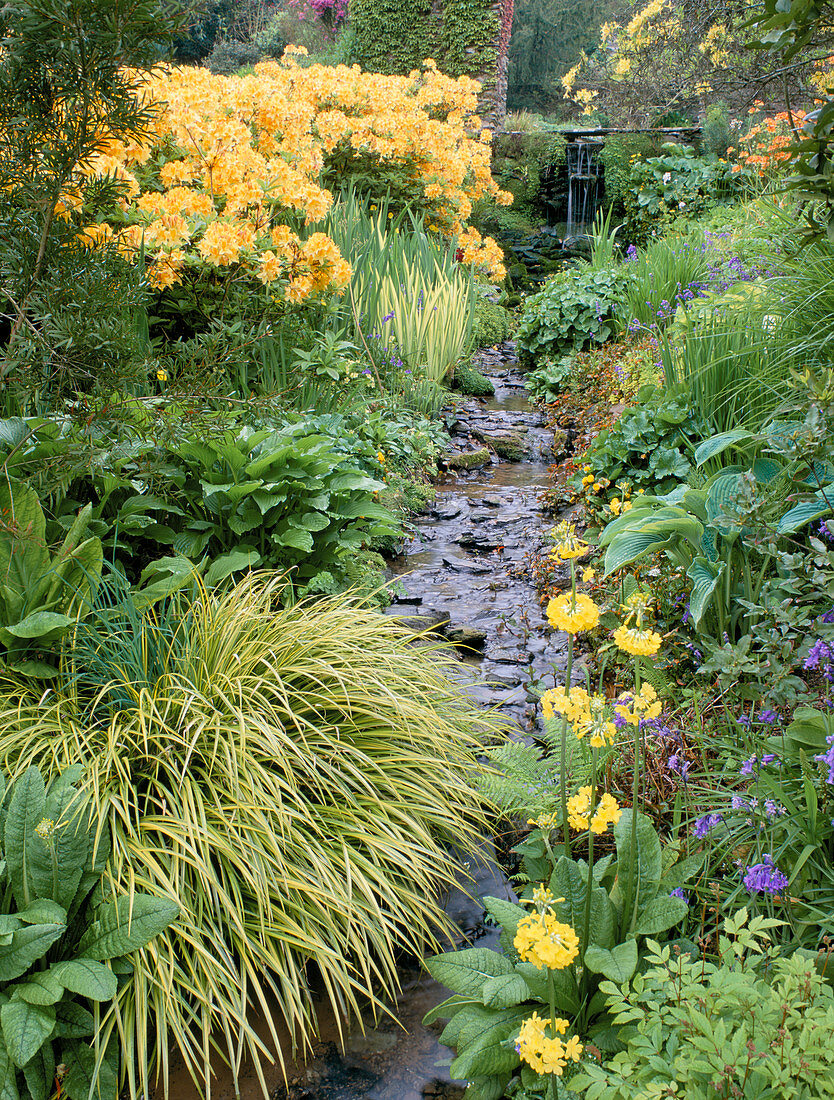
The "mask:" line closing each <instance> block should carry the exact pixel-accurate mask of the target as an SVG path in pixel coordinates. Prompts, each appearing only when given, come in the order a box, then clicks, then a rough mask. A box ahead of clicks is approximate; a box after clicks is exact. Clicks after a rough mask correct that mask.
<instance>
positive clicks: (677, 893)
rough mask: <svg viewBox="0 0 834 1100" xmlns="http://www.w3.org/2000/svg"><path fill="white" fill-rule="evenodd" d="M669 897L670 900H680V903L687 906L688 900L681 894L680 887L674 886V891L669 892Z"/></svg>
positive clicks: (681, 888)
mask: <svg viewBox="0 0 834 1100" xmlns="http://www.w3.org/2000/svg"><path fill="white" fill-rule="evenodd" d="M669 897H670V898H680V899H681V901H685V902H686V904H687V905H689V898H688V897H687V896H686V894H685V893H684V892H683V887H682V886H676V887H675V889H674V890H670V891H669Z"/></svg>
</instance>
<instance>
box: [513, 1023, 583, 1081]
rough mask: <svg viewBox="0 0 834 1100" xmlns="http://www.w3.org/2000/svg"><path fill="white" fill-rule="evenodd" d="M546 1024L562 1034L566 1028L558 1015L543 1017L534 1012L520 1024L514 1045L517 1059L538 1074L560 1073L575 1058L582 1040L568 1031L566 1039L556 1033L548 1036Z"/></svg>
mask: <svg viewBox="0 0 834 1100" xmlns="http://www.w3.org/2000/svg"><path fill="white" fill-rule="evenodd" d="M548 1027H549V1028H550V1029H551V1031H557V1032H558V1033H559V1035H564V1034H565V1032H566V1031H567V1029H568V1021H567V1020H563V1019H561V1017H558V1016H557V1017H556V1018H555V1019H544V1020H543V1019H541V1018H540V1017H539V1014H538V1013H537V1012H534V1013H533V1015H532V1016H529V1017H528V1018H527V1019H526V1020H525V1021H524V1023H523V1024H522V1025H521V1030H520V1031H519V1033H518V1038H517V1039H516V1042H515V1049H516V1052H517V1053H518V1055H519V1057H520V1058H521V1060H522V1061H523V1062H526V1063H527V1065H528V1066H530V1067H531V1068H532V1069H534V1070H535V1072H536V1073H537V1074H539V1076H543V1075H544V1074H546V1073H552V1074H553V1075H554V1076H555V1077H561V1076H562V1074H563V1072H564V1069H565V1066H566V1065H567V1064H568V1062H569V1061H572V1062H578V1061H579V1058H580V1055H581V1054H582V1044H581V1043H580V1042H579V1039H578V1038H577V1036H576V1035H572V1036H571V1037H570V1039H568V1040H567V1042H563V1041H562V1040H561V1039H560V1038H559V1035H554V1036H553V1037H552V1038H551V1037H550V1036H548V1034H547V1028H548Z"/></svg>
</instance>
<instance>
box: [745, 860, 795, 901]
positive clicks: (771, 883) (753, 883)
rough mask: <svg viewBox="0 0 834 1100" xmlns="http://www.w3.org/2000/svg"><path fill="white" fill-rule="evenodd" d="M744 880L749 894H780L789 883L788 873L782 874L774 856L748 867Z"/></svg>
mask: <svg viewBox="0 0 834 1100" xmlns="http://www.w3.org/2000/svg"><path fill="white" fill-rule="evenodd" d="M742 881H743V882H744V888H745V889H746V890H747V892H748V894H778V893H780V891H782V890H784V889H786V888H787V885H788V878H787V875H783V874H782V872H781V871H780V870H779V868H778V867H777V866H776V864H775V863H774V862H773V857H772V856H765V857H764V859H763V860H762V862H761V863H754V864H753V865H752V866H750V867H746V868H745V871H744V878H743V880H742Z"/></svg>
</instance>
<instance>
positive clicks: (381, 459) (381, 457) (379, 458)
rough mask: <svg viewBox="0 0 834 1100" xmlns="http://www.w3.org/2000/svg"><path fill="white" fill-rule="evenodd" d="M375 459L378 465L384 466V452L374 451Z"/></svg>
mask: <svg viewBox="0 0 834 1100" xmlns="http://www.w3.org/2000/svg"><path fill="white" fill-rule="evenodd" d="M376 460H377V462H378V463H379V464H380V466H384V465H385V454H384V453H383V452H382V451H377V452H376Z"/></svg>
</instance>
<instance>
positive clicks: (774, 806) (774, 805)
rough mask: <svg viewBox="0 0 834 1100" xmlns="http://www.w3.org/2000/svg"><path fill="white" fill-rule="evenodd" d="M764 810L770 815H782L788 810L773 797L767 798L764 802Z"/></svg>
mask: <svg viewBox="0 0 834 1100" xmlns="http://www.w3.org/2000/svg"><path fill="white" fill-rule="evenodd" d="M764 812H765V813H766V814H767V816H768V817H780V816H781V815H782V814H785V813H787V812H788V811H787V810H786V809H785V807H784V806H781V805H780V804H779V803H778V802H774V800H773V799H772V798H766V799H765V804H764Z"/></svg>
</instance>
